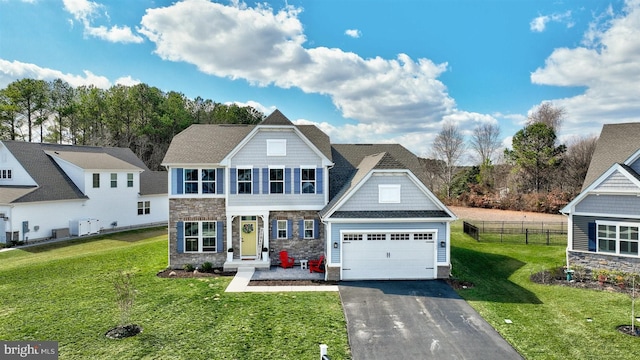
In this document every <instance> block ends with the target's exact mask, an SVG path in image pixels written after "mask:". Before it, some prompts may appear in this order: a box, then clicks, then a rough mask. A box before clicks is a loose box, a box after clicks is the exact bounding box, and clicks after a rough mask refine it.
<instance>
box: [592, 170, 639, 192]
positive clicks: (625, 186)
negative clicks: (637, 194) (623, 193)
mask: <svg viewBox="0 0 640 360" xmlns="http://www.w3.org/2000/svg"><path fill="white" fill-rule="evenodd" d="M637 189H638V187H637V186H636V185H635V184H634V183H633V182H631V180H629V179H628V178H627V177H626V176H625V175H623V174H622V173H620V172H618V171H616V172H614V173H613V174H611V175H609V177H607V178H606V179H605V180H604V181H603V182H602V183H600V184H599V185H598V186H597V187H596V188H595V190H615V191H618V190H637Z"/></svg>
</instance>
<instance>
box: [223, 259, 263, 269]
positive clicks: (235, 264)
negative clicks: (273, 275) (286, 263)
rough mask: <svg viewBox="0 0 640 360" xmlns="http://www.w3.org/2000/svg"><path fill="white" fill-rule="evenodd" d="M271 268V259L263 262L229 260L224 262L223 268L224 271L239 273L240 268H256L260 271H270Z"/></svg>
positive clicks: (260, 260) (258, 260)
mask: <svg viewBox="0 0 640 360" xmlns="http://www.w3.org/2000/svg"><path fill="white" fill-rule="evenodd" d="M270 267H271V259H267V260H266V261H265V260H262V259H257V260H241V259H233V260H231V261H229V260H227V261H225V262H224V265H223V266H222V270H223V271H238V269H239V268H254V269H258V270H269V268H270Z"/></svg>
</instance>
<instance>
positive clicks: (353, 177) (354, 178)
mask: <svg viewBox="0 0 640 360" xmlns="http://www.w3.org/2000/svg"><path fill="white" fill-rule="evenodd" d="M337 148H339V149H337ZM379 148H387V149H391V150H392V151H394V152H395V153H396V154H398V155H400V156H403V157H404V161H405V162H406V163H414V162H417V159H418V158H417V157H416V156H415V155H414V154H413V153H411V152H410V151H409V150H407V149H406V148H404V147H403V146H402V145H399V144H376V145H372V144H367V145H366V146H364V147H362V146H355V145H346V144H343V145H334V149H335V150H336V152H338V153H340V154H341V155H343V156H342V157H340V161H336V165H335V166H334V167H333V168H332V169H331V170H329V182H330V183H332V184H330V189H331V188H333V187H335V188H334V189H333V191H337V192H336V193H335V194H334V195H333V196H330V201H329V203H328V204H327V206H325V207H324V209H322V211H320V217H324V216H326V215H327V214H331V213H332V212H333V213H332V214H331V217H336V218H353V217H363V218H375V217H379V216H384V217H401V218H405V217H450V218H455V216H454V215H453V214H452V213H450V212H449V211H448V210H447V209H446V207H445V206H444V204H442V203H441V202H440V200H438V199H437V198H436V197H435V196H429V197H431V198H432V201H433V202H434V203H435V204H436V206H438V207H440V208H441V209H442V210H437V211H433V210H430V211H422V210H419V211H406V210H405V211H383V212H380V211H373V212H372V211H357V212H353V211H349V212H341V211H336V206H338V204H339V203H340V202H342V201H343V200H344V199H345V198H347V197H348V196H349V194H351V193H352V192H353V191H356V188H358V187H359V186H361V183H362V181H363V180H364V179H365V178H367V177H368V176H370V174H371V172H372V171H374V170H398V171H407V170H408V171H410V173H411V174H413V176H415V178H418V177H417V175H416V173H414V170H412V169H411V168H410V167H409V166H406V165H405V164H404V163H403V162H400V161H398V160H397V159H396V158H395V157H394V156H393V155H392V154H390V153H388V152H381V153H377V154H371V155H364V157H363V158H362V159H361V160H360V162H359V163H358V164H357V165H356V166H355V167H354V170H351V173H350V175H349V177H348V179H347V172H349V168H350V166H351V165H353V164H351V163H349V160H348V159H349V158H350V159H351V160H352V161H354V160H355V159H357V158H359V157H360V156H361V155H362V154H364V153H366V151H367V150H370V151H371V150H374V149H379ZM354 149H357V150H358V151H354V152H353V153H351V152H350V151H351V150H354ZM347 163H349V165H347ZM418 165H419V163H418ZM414 166H415V164H414ZM336 168H337V169H336ZM334 170H335V171H334ZM417 170H418V171H421V170H420V169H417ZM335 176H338V178H337V179H334V177H335ZM409 176H411V175H409ZM344 179H346V180H344ZM417 181H419V182H420V183H421V185H422V186H423V187H424V188H425V189H427V191H429V190H428V188H427V186H426V184H425V182H424V180H422V179H419V178H418V179H417ZM373 213H383V215H380V214H378V215H373Z"/></svg>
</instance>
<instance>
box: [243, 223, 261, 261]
mask: <svg viewBox="0 0 640 360" xmlns="http://www.w3.org/2000/svg"><path fill="white" fill-rule="evenodd" d="M257 234H258V222H257V221H256V217H255V216H242V217H241V218H240V256H241V257H242V258H246V257H253V258H255V257H256V255H257V254H258V250H257V247H258V245H257V240H258V236H257Z"/></svg>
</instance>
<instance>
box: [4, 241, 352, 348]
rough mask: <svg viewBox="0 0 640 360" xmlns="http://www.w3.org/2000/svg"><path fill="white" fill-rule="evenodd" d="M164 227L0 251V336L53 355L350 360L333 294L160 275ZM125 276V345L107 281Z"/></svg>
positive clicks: (163, 262) (223, 279)
mask: <svg viewBox="0 0 640 360" xmlns="http://www.w3.org/2000/svg"><path fill="white" fill-rule="evenodd" d="M166 264H167V235H166V229H158V230H154V231H146V232H144V231H136V232H128V233H123V234H112V235H108V236H104V237H100V238H97V239H91V240H82V241H75V242H72V243H63V244H52V245H46V246H40V247H36V248H30V249H23V250H12V251H8V252H2V253H0V304H1V305H0V339H4V340H54V341H58V342H59V351H60V358H61V359H87V358H92V359H118V358H127V359H134V358H135V359H138V358H142V359H205V358H206V359H263V358H278V359H316V358H317V357H318V353H319V348H318V345H319V344H320V343H325V344H327V345H328V346H329V353H330V354H331V355H332V359H346V358H349V357H350V354H349V347H348V341H347V334H346V325H345V320H344V315H343V312H342V306H341V303H340V298H339V295H338V294H337V293H316V292H312V293H302V292H297V293H296V292H293V293H280V294H251V293H233V294H232V293H225V292H224V289H225V288H226V286H227V285H228V283H229V282H230V281H231V278H230V277H221V278H200V279H165V278H158V277H157V276H156V273H157V272H158V271H160V270H162V269H163V268H165V267H166ZM122 270H125V271H133V272H134V274H135V275H134V283H135V287H136V289H137V296H136V301H135V304H134V307H133V312H132V315H131V322H132V323H136V324H138V325H140V326H142V327H143V329H144V330H143V332H142V333H141V334H139V335H137V336H135V337H132V338H128V339H124V340H110V339H107V338H106V337H105V336H104V333H105V332H106V331H107V330H109V329H110V328H112V327H114V326H115V325H117V323H118V319H119V313H118V311H117V306H116V303H115V291H114V289H113V285H112V282H111V281H112V279H113V277H114V276H115V274H117V273H118V272H120V271H122Z"/></svg>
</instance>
